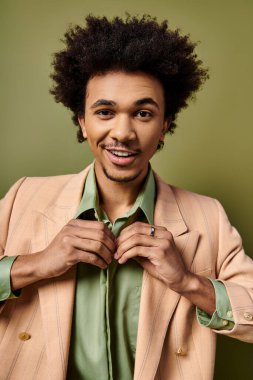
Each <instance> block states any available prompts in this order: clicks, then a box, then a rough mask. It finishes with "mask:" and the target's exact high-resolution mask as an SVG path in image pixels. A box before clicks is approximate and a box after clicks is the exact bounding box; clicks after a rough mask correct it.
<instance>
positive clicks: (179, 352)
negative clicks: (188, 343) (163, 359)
mask: <svg viewBox="0 0 253 380" xmlns="http://www.w3.org/2000/svg"><path fill="white" fill-rule="evenodd" d="M175 354H176V355H177V356H185V355H186V352H185V351H184V350H183V349H182V347H179V348H178V349H177V351H176V352H175Z"/></svg>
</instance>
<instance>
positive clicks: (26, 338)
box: [18, 332, 31, 341]
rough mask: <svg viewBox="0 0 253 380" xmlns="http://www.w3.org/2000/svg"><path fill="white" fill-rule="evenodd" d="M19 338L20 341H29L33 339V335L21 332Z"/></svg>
mask: <svg viewBox="0 0 253 380" xmlns="http://www.w3.org/2000/svg"><path fill="white" fill-rule="evenodd" d="M18 337H19V339H20V340H23V341H25V340H29V339H31V334H28V333H27V332H21V333H20V334H18Z"/></svg>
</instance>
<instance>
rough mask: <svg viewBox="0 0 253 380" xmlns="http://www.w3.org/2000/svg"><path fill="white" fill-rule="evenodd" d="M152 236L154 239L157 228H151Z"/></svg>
mask: <svg viewBox="0 0 253 380" xmlns="http://www.w3.org/2000/svg"><path fill="white" fill-rule="evenodd" d="M149 235H150V236H152V237H154V236H155V227H153V226H151V227H150V234H149Z"/></svg>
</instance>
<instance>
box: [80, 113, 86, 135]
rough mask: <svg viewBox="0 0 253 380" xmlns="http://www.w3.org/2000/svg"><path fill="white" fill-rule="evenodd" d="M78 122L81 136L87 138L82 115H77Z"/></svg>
mask: <svg viewBox="0 0 253 380" xmlns="http://www.w3.org/2000/svg"><path fill="white" fill-rule="evenodd" d="M78 123H79V125H80V127H81V130H82V132H83V137H84V138H85V139H87V133H86V127H85V121H84V116H79V117H78Z"/></svg>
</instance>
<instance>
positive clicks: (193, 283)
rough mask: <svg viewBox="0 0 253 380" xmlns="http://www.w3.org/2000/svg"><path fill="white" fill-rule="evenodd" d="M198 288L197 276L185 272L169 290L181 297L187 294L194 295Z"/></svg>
mask: <svg viewBox="0 0 253 380" xmlns="http://www.w3.org/2000/svg"><path fill="white" fill-rule="evenodd" d="M199 286H200V281H199V278H198V276H197V275H195V274H194V273H192V272H190V271H187V272H185V274H184V275H183V277H182V278H181V279H180V281H178V282H177V283H174V284H172V285H171V286H170V288H171V290H173V291H174V292H177V293H179V294H181V295H186V294H189V293H195V292H197V291H198V289H199Z"/></svg>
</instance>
